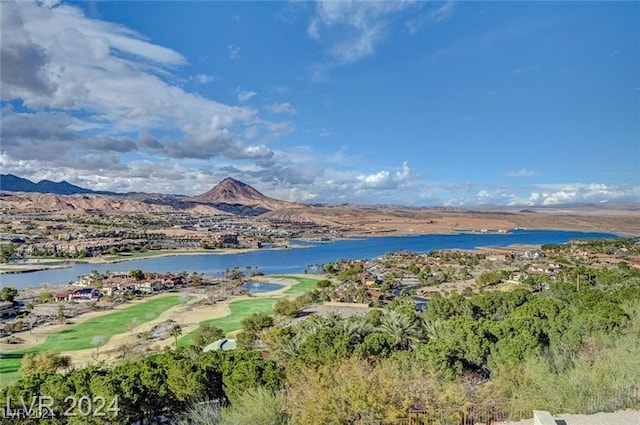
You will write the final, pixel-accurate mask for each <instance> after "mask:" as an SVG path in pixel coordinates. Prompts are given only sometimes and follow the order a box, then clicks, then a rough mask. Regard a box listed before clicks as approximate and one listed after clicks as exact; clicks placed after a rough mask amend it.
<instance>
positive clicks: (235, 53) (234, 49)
mask: <svg viewBox="0 0 640 425" xmlns="http://www.w3.org/2000/svg"><path fill="white" fill-rule="evenodd" d="M229 58H230V59H231V60H236V59H240V47H238V46H231V45H229Z"/></svg>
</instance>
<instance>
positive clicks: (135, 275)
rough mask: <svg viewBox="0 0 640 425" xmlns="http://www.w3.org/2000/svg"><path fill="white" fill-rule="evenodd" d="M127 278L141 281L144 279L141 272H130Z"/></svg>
mask: <svg viewBox="0 0 640 425" xmlns="http://www.w3.org/2000/svg"><path fill="white" fill-rule="evenodd" d="M129 276H131V277H132V278H134V279H135V280H142V279H144V273H143V272H142V270H131V271H130V272H129Z"/></svg>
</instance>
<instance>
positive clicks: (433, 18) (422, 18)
mask: <svg viewBox="0 0 640 425" xmlns="http://www.w3.org/2000/svg"><path fill="white" fill-rule="evenodd" d="M454 5H455V3H454V2H453V1H447V2H444V3H441V4H440V5H439V6H438V7H436V8H435V9H432V10H429V11H427V12H424V13H422V14H420V15H418V16H417V17H413V18H411V19H408V20H407V22H406V26H407V29H408V30H409V32H410V33H411V34H415V33H417V32H418V31H419V30H420V29H421V28H422V27H423V26H425V25H430V24H439V23H440V22H443V21H445V20H447V19H449V18H450V17H451V16H452V15H453V8H454Z"/></svg>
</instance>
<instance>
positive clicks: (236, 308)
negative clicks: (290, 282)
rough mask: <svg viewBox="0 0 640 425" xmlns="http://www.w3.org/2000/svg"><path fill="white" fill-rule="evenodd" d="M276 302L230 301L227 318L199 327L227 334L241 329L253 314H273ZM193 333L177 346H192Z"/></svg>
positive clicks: (270, 300) (274, 299)
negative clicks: (217, 329) (219, 330)
mask: <svg viewBox="0 0 640 425" xmlns="http://www.w3.org/2000/svg"><path fill="white" fill-rule="evenodd" d="M277 301H278V298H275V297H274V298H256V299H253V300H240V301H232V302H231V303H230V304H229V310H231V313H230V314H228V315H227V316H224V317H220V318H217V319H210V320H205V321H203V322H200V324H201V325H203V324H207V325H214V326H216V327H218V328H220V329H222V330H223V331H224V333H226V334H227V333H229V332H232V331H235V330H238V329H240V328H242V324H241V323H242V321H243V320H244V319H245V318H246V317H249V316H251V315H252V314H253V313H260V312H262V313H267V314H271V313H273V306H274V305H275V304H276V302H277ZM194 333H195V331H193V332H190V333H188V334H187V335H185V336H183V337H182V338H180V339H179V340H178V345H190V344H193V334H194Z"/></svg>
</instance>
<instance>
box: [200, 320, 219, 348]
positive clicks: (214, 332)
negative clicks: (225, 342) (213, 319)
mask: <svg viewBox="0 0 640 425" xmlns="http://www.w3.org/2000/svg"><path fill="white" fill-rule="evenodd" d="M222 338H224V331H223V330H222V329H220V328H218V327H216V326H214V325H210V324H207V323H204V324H202V325H200V327H199V328H198V330H196V332H195V333H194V335H193V343H194V344H195V345H197V346H199V347H206V346H207V345H209V344H211V343H212V342H214V341H217V340H219V339H222Z"/></svg>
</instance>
